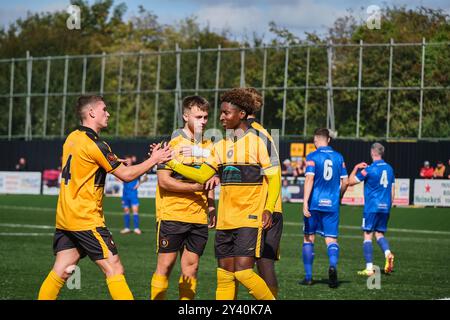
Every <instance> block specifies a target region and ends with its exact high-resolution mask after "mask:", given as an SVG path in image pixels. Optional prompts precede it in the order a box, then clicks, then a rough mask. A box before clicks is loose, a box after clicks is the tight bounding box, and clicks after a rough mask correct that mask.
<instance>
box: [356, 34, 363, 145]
mask: <svg viewBox="0 0 450 320" xmlns="http://www.w3.org/2000/svg"><path fill="white" fill-rule="evenodd" d="M362 56H363V41H362V40H359V64H358V106H357V110H356V137H357V138H359V121H360V117H361V82H362Z"/></svg>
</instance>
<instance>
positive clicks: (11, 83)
mask: <svg viewBox="0 0 450 320" xmlns="http://www.w3.org/2000/svg"><path fill="white" fill-rule="evenodd" d="M13 101H14V58H12V59H11V74H10V78H9V115H8V140H11V135H12V114H13Z"/></svg>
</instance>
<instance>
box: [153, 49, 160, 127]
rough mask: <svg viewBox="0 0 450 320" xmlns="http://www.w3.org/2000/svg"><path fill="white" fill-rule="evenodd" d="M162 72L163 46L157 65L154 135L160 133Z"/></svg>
mask: <svg viewBox="0 0 450 320" xmlns="http://www.w3.org/2000/svg"><path fill="white" fill-rule="evenodd" d="M160 74H161V48H158V65H157V67H156V88H155V89H156V92H155V119H154V125H153V135H154V136H156V134H157V133H158V108H159V80H160Z"/></svg>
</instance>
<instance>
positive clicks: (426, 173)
mask: <svg viewBox="0 0 450 320" xmlns="http://www.w3.org/2000/svg"><path fill="white" fill-rule="evenodd" d="M433 174H434V169H433V167H431V166H430V162H429V161H425V162H424V163H423V167H422V168H421V169H420V177H421V178H423V179H433Z"/></svg>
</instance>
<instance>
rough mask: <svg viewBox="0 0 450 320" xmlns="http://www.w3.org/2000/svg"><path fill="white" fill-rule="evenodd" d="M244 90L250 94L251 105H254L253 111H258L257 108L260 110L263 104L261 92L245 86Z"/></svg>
mask: <svg viewBox="0 0 450 320" xmlns="http://www.w3.org/2000/svg"><path fill="white" fill-rule="evenodd" d="M245 90H246V91H247V92H248V93H250V94H251V95H252V98H253V105H254V106H255V112H258V111H259V110H261V107H262V105H263V99H262V95H261V93H260V92H259V91H258V90H256V89H255V88H252V87H249V88H245Z"/></svg>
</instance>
